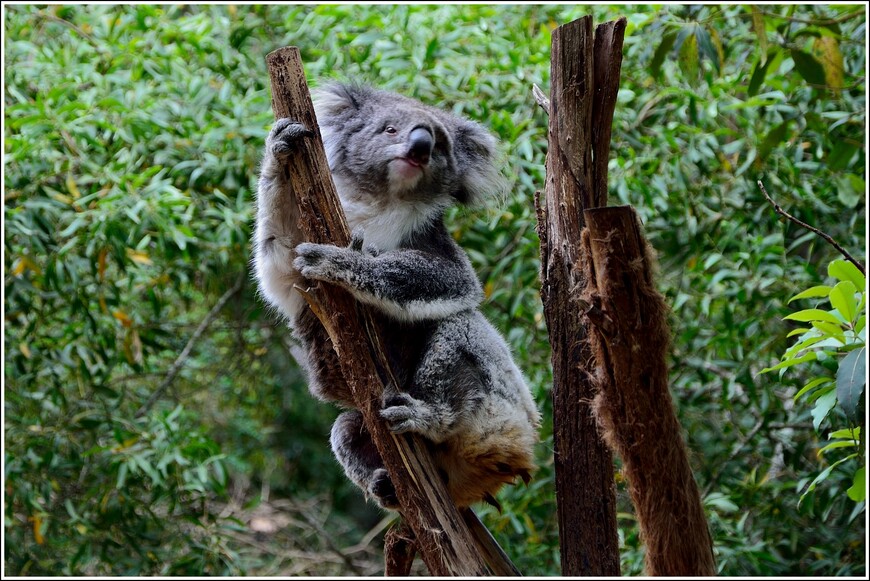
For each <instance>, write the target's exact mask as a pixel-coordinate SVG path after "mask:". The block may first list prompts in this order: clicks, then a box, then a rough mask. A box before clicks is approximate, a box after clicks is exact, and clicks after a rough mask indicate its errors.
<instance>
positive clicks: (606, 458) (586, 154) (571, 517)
mask: <svg viewBox="0 0 870 581" xmlns="http://www.w3.org/2000/svg"><path fill="white" fill-rule="evenodd" d="M620 30H624V20H620V21H617V22H616V23H608V24H606V25H602V26H600V27H599V36H600V37H601V42H600V45H601V46H602V47H605V48H603V49H602V55H603V56H602V58H601V59H599V62H598V65H597V66H599V67H607V66H612V61H613V60H614V59H615V58H617V56H618V58H619V59H621V56H622V53H621V42H619V43H616V42H615V40H617V39H620V40H621V32H620ZM594 44H595V39H594V38H593V34H592V19H591V17H588V16H587V17H584V18H581V19H579V20H576V21H574V22H571V23H569V24H566V25H564V26H560V27H559V28H557V29H556V30H554V31H553V37H552V55H551V59H552V61H551V89H550V103H549V113H550V119H549V131H548V140H549V150H548V153H547V184H546V193H545V198H544V200H541V198H540V196H539V195H538V196H536V199H535V204H536V208H537V212H538V235H539V238H540V240H541V299H542V301H543V304H544V315H545V317H546V320H547V328H548V331H549V335H550V345H551V347H552V363H553V431H554V434H553V440H554V448H555V468H556V503H557V511H558V517H559V536H560V541H559V542H560V551H561V557H562V574H563V575H565V576H580V575H584V576H591V575H595V576H600V575H608V576H615V575H619V572H620V571H619V544H618V537H617V532H616V495H615V485H614V478H613V458H612V456H611V453H610V450H609V449H608V448H607V446H605V444H604V442H603V441H602V440H601V438H600V436H599V434H598V429H597V426H596V423H595V419H594V416H593V414H592V408H591V402H592V400H593V398H594V396H595V390H594V387H595V386H594V383H593V376H592V375H591V371H592V370H593V358H592V353H591V350H590V348H589V342H588V341H587V332H586V327H585V325H584V320H583V317H582V313H581V309H580V307H579V305H578V303H577V302H576V300H574V299H572V297H578V296H579V295H580V293H581V292H582V291H583V290H584V289H585V287H586V285H587V280H586V278H585V275H584V273H583V271H582V270H581V269H579V268H578V266H579V259H580V256H581V252H582V249H581V245H580V240H581V239H580V233H581V231H582V230H583V226H584V219H583V210H584V209H586V208H590V207H593V206H595V205H597V203H599V201H600V202H601V203H606V191H607V189H606V174H605V175H604V177H603V179H604V180H605V183H604V187H603V188H602V187H598V188H596V187H595V185H594V182H595V180H597V179H599V178H598V177H596V175H595V171H596V170H595V166H593V142H594V141H596V140H597V143H598V147H599V149H598V150H596V154H598V155H596V159H603V160H604V164H603V167H604V169H605V171H606V167H607V166H606V160H607V157H608V149H609V134H610V129H609V125H610V122H611V120H612V115H613V109H614V107H615V97H616V90H615V88H614V86H615V87H617V88H618V82H619V74H618V68H617V72H616V74H615V75H612V74H611V75H608V74H600V73H599V74H598V75H596V74H595V71H594V68H595V66H594V62H593V46H594ZM617 44H618V45H619V46H616V45H617ZM605 53H606V54H605ZM608 55H609V59H608V58H605V57H607V56H608ZM596 77H601V78H603V79H606V81H602V90H601V91H600V92H598V93H597V94H596V93H595V78H596ZM613 79H615V81H614V80H613ZM538 101H539V103H540V102H541V100H540V99H539V100H538ZM595 102H597V106H596V104H595ZM593 119H595V120H596V121H595V123H596V124H600V123H606V124H607V126H608V128H607V130H606V131H600V132H598V133H595V132H593V129H592V127H593ZM596 131H597V130H596ZM594 135H597V137H594ZM605 138H606V141H603V140H605ZM598 165H599V166H600V165H601V164H600V163H599V164H598ZM599 171H601V170H600V169H599ZM596 191H597V192H598V193H597V194H596ZM601 192H604V193H603V194H602V193H601Z"/></svg>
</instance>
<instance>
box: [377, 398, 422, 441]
mask: <svg viewBox="0 0 870 581" xmlns="http://www.w3.org/2000/svg"><path fill="white" fill-rule="evenodd" d="M434 415H435V414H434V413H433V411H432V409H431V408H430V407H429V405H428V404H426V403H425V402H423V401H420V400H418V399H414V398H413V397H411V396H410V395H408V394H407V393H395V394H392V395H389V396H387V397H386V398H385V400H384V408H383V409H382V410H381V417H382V418H383V419H384V420H386V421H387V427H389V428H390V431H392V432H395V433H397V434H401V433H403V432H416V433H418V434H423V435H424V436H429V435H431V431H432V423H433V420H434Z"/></svg>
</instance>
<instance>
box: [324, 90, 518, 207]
mask: <svg viewBox="0 0 870 581" xmlns="http://www.w3.org/2000/svg"><path fill="white" fill-rule="evenodd" d="M314 106H315V112H316V114H317V121H318V124H319V125H320V131H321V135H322V136H323V142H324V146H325V148H326V155H327V158H328V159H329V167H330V170H331V171H332V174H333V176H334V177H335V178H336V185H339V186H340V184H339V183H338V182H343V183H344V184H345V185H346V184H352V187H353V188H354V190H355V194H356V195H361V196H374V197H376V198H383V197H385V196H389V199H401V200H408V201H417V200H419V201H432V202H433V203H435V202H438V203H450V202H452V201H458V202H459V203H463V204H475V203H477V202H480V201H482V199H483V198H485V197H486V196H488V195H490V194H494V193H500V192H501V191H502V190H503V188H504V180H503V178H502V177H501V176H500V175H499V171H498V169H497V168H496V165H495V160H496V141H495V138H493V136H492V135H491V134H490V133H489V132H488V131H487V130H486V129H484V128H483V127H482V126H481V125H479V124H477V123H475V122H473V121H469V120H467V119H463V118H460V117H457V116H455V115H452V114H450V113H447V112H444V111H440V110H438V109H435V108H433V107H429V106H426V105H424V104H422V103H420V102H419V101H415V100H414V99H409V98H407V97H403V96H401V95H397V94H395V93H389V92H386V91H380V90H376V89H372V88H369V87H364V86H356V85H347V84H330V85H327V86H326V87H323V88H321V89H319V90H317V91H315V92H314ZM340 187H341V186H340Z"/></svg>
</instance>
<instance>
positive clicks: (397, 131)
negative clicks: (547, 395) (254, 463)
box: [254, 85, 539, 508]
mask: <svg viewBox="0 0 870 581" xmlns="http://www.w3.org/2000/svg"><path fill="white" fill-rule="evenodd" d="M315 108H316V113H317V119H318V123H319V125H320V130H321V135H322V136H323V140H324V145H325V148H326V152H327V158H328V160H329V166H330V170H331V172H332V176H333V180H334V183H335V185H336V188H337V190H338V194H339V197H340V198H341V202H342V206H343V208H344V210H345V213H346V214H347V217H348V222H349V223H350V225H351V227H352V228H353V229H354V239H353V241H352V243H351V245H350V246H349V247H347V248H340V247H336V246H332V245H328V244H312V243H300V242H301V237H300V235H299V233H298V231H297V229H296V219H295V218H296V217H295V211H296V210H295V208H294V207H293V206H292V204H290V203H289V202H288V201H287V200H284V199H282V197H281V196H280V195H279V192H280V191H281V189H282V187H283V183H282V180H283V179H285V178H284V177H283V172H282V171H281V158H282V156H285V155H286V154H287V153H288V152H289V151H291V150H292V148H293V147H294V146H295V144H296V143H298V141H299V140H300V139H304V138H305V137H306V135H310V132H308V129H307V128H305V127H303V126H302V125H300V124H299V123H295V122H293V121H290V120H286V119H281V120H279V121H278V122H277V123H276V124H275V126H274V127H273V129H272V131H271V132H270V134H269V137H268V138H267V140H266V151H265V154H264V159H263V165H262V169H261V173H260V183H259V190H258V196H257V198H258V210H257V225H256V232H255V241H254V243H255V259H254V262H255V267H256V272H257V277H258V279H259V281H260V289H261V293H262V294H263V296H264V297H265V298H266V300H267V301H268V302H269V303H270V304H272V305H273V306H274V307H276V308H277V309H278V310H279V311H281V312H282V313H283V314H284V315H285V316H287V318H288V319H289V321H290V324H291V326H292V327H293V328H294V329H295V331H296V334H297V335H298V336H299V337H300V339H301V340H302V342H303V344H304V345H305V347H306V350H307V352H308V359H309V361H308V364H309V365H308V366H309V368H310V369H309V374H310V389H311V391H312V393H313V394H314V395H315V396H317V397H319V398H321V399H324V400H328V401H335V402H337V403H339V404H340V405H343V406H347V407H350V406H352V405H353V402H352V398H351V397H350V393H349V390H348V389H347V386H346V384H345V382H344V379H343V377H342V376H341V373H340V371H339V370H338V364H337V360H336V358H335V354H334V353H333V352H332V349H331V344H330V343H329V340H328V337H326V334H325V332H324V331H323V330H322V328H320V325H319V323H318V322H317V321H316V319H314V317H313V315H312V314H311V312H310V310H309V309H308V308H307V307H306V306H305V305H304V303H302V301H301V300H299V297H298V296H296V294H297V293H296V292H295V291H293V290H292V287H293V285H294V284H299V285H300V286H303V287H304V286H307V285H308V284H309V283H308V282H307V281H309V280H321V281H326V282H330V283H335V284H339V285H341V286H343V287H344V288H346V289H347V290H348V291H350V292H351V293H352V294H353V296H354V297H355V298H356V299H357V300H359V301H360V302H363V303H366V304H369V305H373V306H374V307H376V309H377V312H379V313H380V314H379V315H378V318H379V319H380V321H381V324H382V325H383V326H384V328H385V333H386V336H387V338H388V340H387V345H386V348H387V355H388V357H389V358H390V361H391V364H392V367H393V368H394V371H395V372H396V377H397V381H398V382H399V385H396V386H393V385H391V386H388V388H387V390H386V391H385V395H384V407H383V409H382V411H381V415H382V417H383V418H384V419H385V420H386V421H387V423H388V425H389V427H390V429H392V430H393V431H395V432H397V433H401V432H415V433H418V434H421V435H423V436H425V437H427V438H428V439H430V440H431V441H432V442H433V443H434V444H435V445H436V446H438V447H439V449H440V450H447V451H448V452H443V453H442V455H441V456H439V457H440V458H441V465H442V468H443V469H444V471H445V472H446V476H447V480H448V485H451V484H452V485H453V488H451V494H453V496H454V499H456V500H457V502H460V503H463V504H468V503H469V502H472V501H476V500H481V499H484V498H485V497H486V496H487V495H490V493H494V492H495V490H496V489H497V488H498V486H500V485H501V484H498V485H492V486H490V485H487V486H484V485H483V484H481V486H482V487H483V488H482V489H481V490H477V489H474V490H469V491H466V490H462V489H457V487H459V486H464V485H462V484H461V483H463V482H466V481H469V480H471V481H473V480H474V479H475V477H474V476H473V474H474V471H475V470H485V471H487V470H488V472H486V474H487V475H490V473H491V472H493V471H494V470H495V469H492V470H490V469H489V468H486V467H484V468H482V467H481V466H477V465H475V464H476V459H477V458H485V459H488V461H489V460H491V459H492V458H495V457H496V456H499V454H501V453H502V452H504V454H507V456H509V457H511V458H517V460H516V462H514V464H516V465H511V461H505V462H500V463H498V469H497V472H498V475H500V478H501V479H502V480H501V483H504V482H506V481H509V480H510V479H511V478H512V477H513V475H523V476H524V477H526V476H527V475H528V471H529V470H530V469H531V468H532V467H533V465H532V460H531V456H532V447H533V445H534V443H535V441H536V439H537V426H538V422H539V415H538V412H537V409H536V408H535V405H534V402H533V400H532V398H531V395H530V393H529V390H528V387H527V386H526V384H525V381H524V379H523V377H522V374H521V373H520V371H519V369H518V368H517V367H516V365H515V364H514V362H513V359H512V357H511V355H510V351H509V349H508V347H507V345H506V344H505V342H504V340H503V339H502V338H501V336H500V335H499V334H498V332H497V331H496V330H495V329H494V328H493V327H492V325H490V323H489V322H488V321H487V320H486V319H485V318H484V317H483V315H481V314H480V312H479V311H477V307H478V306H479V304H480V301H481V300H482V298H483V293H482V290H481V287H480V283H479V281H478V279H477V276H476V274H475V273H474V270H473V269H472V267H471V263H470V262H469V260H468V257H467V256H466V254H465V253H464V252H463V251H462V249H461V248H459V246H458V245H457V244H456V242H455V241H454V240H453V238H452V237H451V236H450V235H449V233H448V232H447V230H446V228H445V227H444V223H443V212H444V210H445V209H446V208H447V207H449V206H450V205H452V204H453V203H457V202H458V203H466V204H474V203H478V202H480V201H481V200H482V199H483V198H484V197H485V196H486V195H491V194H495V193H499V191H500V190H501V189H502V188H503V187H504V182H503V180H502V178H501V177H500V175H499V171H498V169H497V167H496V165H495V150H496V142H495V139H494V138H493V137H492V136H491V135H490V134H489V132H487V131H486V130H485V129H484V128H483V127H482V126H480V125H478V124H476V123H474V122H472V121H469V120H466V119H462V118H459V117H456V116H454V115H451V114H449V113H446V112H444V111H440V110H438V109H435V108H432V107H428V106H426V105H423V104H422V103H419V102H417V101H414V100H412V99H408V98H406V97H402V96H400V95H396V94H393V93H387V92H384V91H378V90H375V89H371V88H367V87H358V86H349V85H329V86H327V87H326V88H324V89H322V90H321V91H318V92H317V93H315ZM330 441H331V444H332V448H333V451H334V453H335V455H336V458H337V459H338V460H339V462H340V463H341V464H342V466H343V467H344V469H345V472H346V473H347V475H348V477H349V478H350V479H351V480H352V481H353V482H355V483H356V484H357V485H358V486H360V488H362V489H363V491H364V492H365V493H366V494H367V496H369V497H373V498H375V499H376V500H378V502H379V503H380V504H381V506H384V507H385V508H395V506H396V501H395V490H394V488H393V487H392V484H391V483H390V482H389V477H388V476H387V474H386V471H385V470H384V469H383V462H382V461H381V459H380V457H379V456H378V455H377V451H376V450H375V449H374V446H373V444H372V442H371V436H370V435H369V434H368V432H367V431H366V429H365V426H364V425H363V423H362V418H361V415H360V414H359V412H357V411H350V412H346V413H344V414H342V415H341V416H340V417H339V419H338V420H337V421H336V424H335V426H334V427H333V430H332V435H331V438H330ZM499 447H507V448H510V450H509V453H508V452H506V451H505V450H500V449H499ZM481 462H483V460H481ZM487 466H488V465H487ZM451 471H453V473H451ZM498 475H496V476H498ZM505 475H508V476H505ZM466 488H467V487H466ZM471 488H474V486H471ZM490 497H491V496H490Z"/></svg>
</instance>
